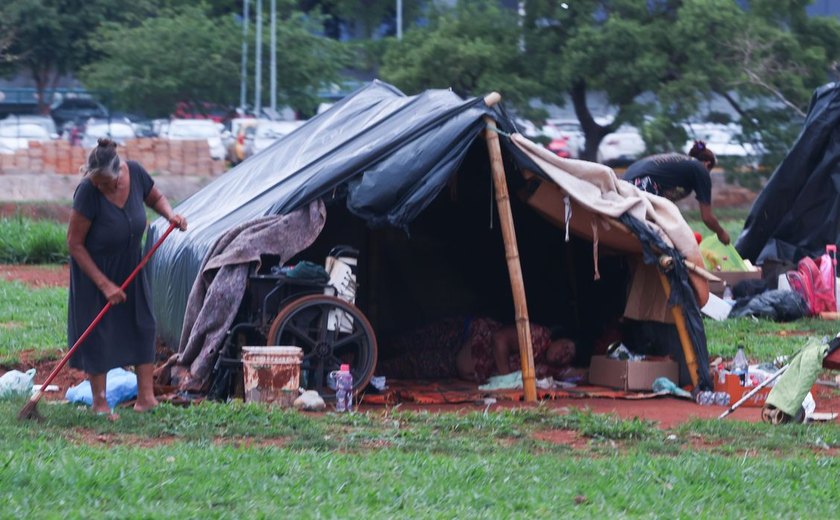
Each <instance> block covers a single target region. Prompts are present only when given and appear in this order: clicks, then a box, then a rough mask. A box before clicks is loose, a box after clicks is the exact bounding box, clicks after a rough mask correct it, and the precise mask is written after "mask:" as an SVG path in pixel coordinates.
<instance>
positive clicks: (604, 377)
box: [589, 356, 680, 391]
mask: <svg viewBox="0 0 840 520" xmlns="http://www.w3.org/2000/svg"><path fill="white" fill-rule="evenodd" d="M658 377H667V378H668V379H670V380H671V381H673V382H674V383H677V382H678V381H679V377H680V373H679V367H678V366H677V362H676V361H674V360H673V359H671V358H648V359H646V360H644V361H626V360H620V359H610V358H608V357H606V356H592V364H591V365H589V383H590V384H593V385H598V386H607V387H610V388H620V389H622V390H646V391H650V390H651V387H652V386H653V381H654V380H655V379H656V378H658Z"/></svg>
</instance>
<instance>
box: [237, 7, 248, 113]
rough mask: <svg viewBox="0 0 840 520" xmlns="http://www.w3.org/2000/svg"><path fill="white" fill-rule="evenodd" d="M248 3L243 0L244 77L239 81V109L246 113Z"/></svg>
mask: <svg viewBox="0 0 840 520" xmlns="http://www.w3.org/2000/svg"><path fill="white" fill-rule="evenodd" d="M248 4H249V0H243V1H242V79H241V81H240V82H239V109H240V110H242V114H243V115H244V114H245V104H246V103H247V102H248V23H249V21H248Z"/></svg>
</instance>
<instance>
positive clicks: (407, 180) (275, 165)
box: [149, 81, 709, 386]
mask: <svg viewBox="0 0 840 520" xmlns="http://www.w3.org/2000/svg"><path fill="white" fill-rule="evenodd" d="M488 115H489V116H492V118H493V119H494V120H495V121H497V122H498V124H499V126H500V128H501V129H502V131H503V133H504V132H511V131H514V130H515V129H514V126H513V124H512V122H511V120H510V119H509V118H508V117H507V116H506V115H505V113H504V111H503V110H502V109H501V108H498V107H497V108H494V109H491V108H488V107H487V105H486V104H485V103H484V100H483V99H480V98H474V99H468V100H462V99H461V98H460V97H458V96H457V95H455V94H454V93H452V92H451V91H448V90H429V91H426V92H423V93H421V94H419V95H416V96H406V95H404V94H403V93H401V92H400V91H399V90H397V89H396V88H394V87H392V86H390V85H388V84H385V83H382V82H379V81H374V82H372V83H370V84H368V85H366V86H364V87H362V88H361V89H359V90H358V91H356V92H355V93H354V94H352V95H350V96H348V97H347V98H345V99H343V100H342V101H340V102H339V103H337V104H335V105H334V106H333V107H332V108H331V109H330V110H328V111H326V112H324V113H322V114H320V115H318V116H316V117H314V118H312V119H311V120H309V121H308V122H307V123H305V124H304V125H302V126H301V127H299V128H298V129H297V130H295V131H294V132H292V133H290V134H288V135H287V136H284V137H283V138H281V139H279V140H278V141H277V142H276V143H275V144H273V145H272V146H271V147H270V148H268V149H267V150H265V151H263V152H262V153H260V154H258V155H257V156H254V157H252V158H250V159H248V160H247V161H245V162H243V163H241V164H240V165H238V166H237V167H236V168H234V169H232V170H230V171H229V172H227V173H226V174H224V175H222V176H221V177H219V178H218V179H216V180H215V181H214V182H213V183H211V184H210V185H208V186H207V187H205V188H204V189H202V190H201V191H200V192H198V193H196V194H195V195H193V196H192V197H190V198H188V199H187V200H186V201H184V202H182V203H181V204H179V205H178V207H177V211H178V212H179V213H182V214H184V215H186V216H187V218H188V219H189V221H190V229H189V231H188V232H187V233H174V234H172V235H170V237H169V238H168V239H167V241H166V242H164V244H163V245H162V247H161V248H160V249H159V250H158V252H157V254H156V255H155V257H154V258H153V259H152V262H151V263H150V264H149V269H150V279H151V286H152V297H153V301H154V312H155V316H156V319H157V320H158V333H159V336H160V337H161V338H162V339H163V340H164V341H165V342H166V343H167V344H168V345H170V346H171V345H177V344H178V343H179V339H181V336H182V326H183V322H184V310H185V308H186V306H187V301H188V297H189V293H190V290H191V287H192V285H193V282H194V281H195V280H196V277H197V275H198V272H199V270H200V268H201V265H202V262H203V260H204V258H205V255H207V253H208V251H210V250H211V248H212V247H213V245H214V243H215V242H216V241H217V240H218V239H219V238H220V237H221V236H222V235H223V234H224V233H225V232H226V231H227V230H229V229H230V228H231V227H233V226H235V225H240V224H242V223H245V222H249V221H251V220H254V219H257V218H259V217H263V216H265V215H274V214H276V215H279V214H286V213H288V212H290V211H293V210H295V209H298V208H301V207H303V206H304V205H306V204H308V203H309V202H311V201H313V200H316V199H326V198H329V199H331V200H334V201H340V204H341V206H343V207H341V206H337V205H334V206H333V207H331V208H330V209H329V211H328V213H329V214H331V215H333V217H331V219H332V220H331V219H330V218H328V219H327V222H328V224H327V226H328V227H329V225H330V224H329V222H330V221H332V222H337V221H341V220H342V219H344V220H348V219H354V218H355V219H356V220H360V221H362V222H364V223H366V224H367V226H369V227H371V228H383V227H384V228H388V229H393V228H397V229H401V230H402V231H400V233H401V234H402V235H405V236H408V235H407V234H406V233H407V232H410V233H411V236H412V237H413V236H420V237H422V236H423V231H424V227H426V226H428V225H429V222H423V221H422V220H423V219H422V218H420V217H422V216H423V215H421V214H424V213H429V212H424V211H423V210H424V209H426V208H427V207H429V206H430V205H431V204H432V203H433V202H434V201H435V200H436V199H440V197H438V195H439V194H440V193H441V192H442V191H443V190H445V189H449V190H453V191H454V189H455V188H454V185H453V179H456V180H457V181H458V182H461V181H463V180H468V181H469V182H470V183H472V184H471V185H470V186H471V188H470V191H466V190H463V189H462V188H458V189H459V190H461V192H463V193H464V196H463V198H466V199H471V200H472V202H473V203H474V205H473V207H477V208H481V209H485V210H489V212H490V214H491V217H490V219H489V221H490V222H493V219H494V218H495V217H494V216H493V211H492V208H491V206H492V183H491V182H490V177H489V175H488V172H489V169H490V168H489V164H488V159H487V147H486V145H484V143H483V140H482V139H480V137H481V136H482V135H483V133H484V131H485V127H486V123H485V120H484V118H485V116H488ZM505 145H506V146H505V149H506V153H505V161H506V164H508V167H512V168H516V167H517V161H518V162H519V163H521V164H522V165H523V167H525V168H527V169H528V170H530V171H533V172H534V173H536V174H538V175H539V174H541V173H542V172H541V171H540V166H538V165H535V164H533V162H532V161H530V160H528V159H527V158H525V156H523V155H522V154H521V153H515V152H513V151H512V150H513V148H512V145H510V143H507V142H505ZM482 149H483V150H482ZM473 163H477V164H479V165H480V166H476V167H474V168H472V170H473V171H476V172H483V173H477V174H476V177H475V178H470V177H469V175H468V172H467V170H468V169H467V168H464V164H473ZM456 173H457V174H458V175H456ZM610 174H611V172H610ZM611 175H612V177H613V178H614V174H611ZM622 184H627V183H622ZM627 186H630V185H629V184H627ZM513 189H516V186H514V187H513V188H512V190H513ZM485 194H486V195H485ZM619 198H620V197H619ZM512 199H514V203H515V198H513V197H512ZM532 213H533V212H532ZM677 213H678V212H677ZM443 215H445V216H444V217H442V219H441V220H440V221H438V222H436V226H437V227H436V228H435V229H436V230H437V231H432V232H431V235H434V234H435V233H438V234H446V229H447V222H450V223H458V224H461V223H462V222H464V221H468V220H474V221H483V222H485V223H486V222H488V219H487V216H486V215H487V213H486V212H482V211H480V209H479V210H478V211H473V212H471V213H460V214H455V213H450V214H446V213H443ZM476 215H478V216H476ZM429 218H430V219H431V218H432V217H429ZM427 220H428V219H427ZM520 220H522V221H523V222H525V223H524V224H523V223H522V222H520ZM537 220H538V221H539V222H537V221H533V220H528V217H526V218H525V219H518V220H517V223H516V225H517V234H518V236H519V237H520V240H521V241H522V244H521V246H520V247H521V248H523V249H531V250H533V251H543V252H548V253H549V254H542V255H540V260H539V261H540V262H542V264H543V265H541V266H540V267H539V268H534V270H535V272H538V273H539V274H537V275H535V276H539V277H542V278H543V280H544V283H541V284H531V287H532V288H533V289H528V291H529V292H535V293H540V292H542V293H543V296H544V298H545V301H549V300H550V301H556V302H559V303H560V304H561V305H562V304H564V303H566V302H565V300H566V299H567V296H568V295H569V292H568V291H566V292H563V291H564V290H565V289H559V290H558V289H557V288H556V286H557V284H559V283H560V282H558V279H559V278H561V277H559V276H557V272H562V271H569V272H571V270H570V269H566V267H568V262H569V261H570V260H569V258H570V257H571V256H573V254H567V255H566V258H565V260H564V259H562V257H563V255H562V254H559V253H557V251H561V250H562V247H563V246H562V244H563V240H562V233H557V232H556V228H555V227H553V226H554V224H550V223H546V222H545V221H544V220H543V219H539V217H537ZM621 220H622V222H624V223H625V224H626V225H627V228H626V229H629V230H632V234H635V235H636V236H637V237H640V240H636V241H635V252H636V253H640V252H642V250H644V251H645V253H646V254H645V260H646V261H647V262H652V261H654V260H655V259H656V258H655V256H653V254H652V252H651V249H650V248H651V246H652V245H653V244H656V248H657V253H661V252H665V253H669V254H670V255H671V256H673V257H675V258H678V261H677V264H678V266H682V264H681V261H680V259H681V255H680V254H679V253H677V252H676V250H674V249H673V248H672V247H671V246H670V245H669V244H664V243H663V242H662V241H661V240H660V238H659V237H658V236H656V233H654V232H652V231H650V229H649V228H648V227H647V226H646V225H645V224H644V223H642V222H639V221H637V220H634V219H633V218H631V217H629V216H627V218H626V219H625V218H622V219H621ZM680 220H681V219H680ZM682 224H683V225H684V226H685V228H686V229H688V228H687V225H685V224H684V221H682ZM166 225H167V224H166V223H165V222H163V221H162V220H160V219H159V220H158V221H156V222H154V223H153V225H152V227H151V230H150V233H149V241H150V242H151V241H153V240H155V239H156V238H157V237H159V236H160V235H161V234H162V233H163V232H164V231H165V229H166ZM541 225H542V226H546V227H545V228H538V226H541ZM587 225H588V224H587ZM604 225H606V224H604ZM448 227H449V228H454V225H452V224H450V225H449V226H448ZM489 227H490V229H491V231H492V232H493V233H495V235H497V236H498V229H496V230H493V225H492V224H490V226H489ZM496 227H497V228H498V224H497V225H496ZM607 227H609V226H607ZM549 228H550V229H553V230H555V231H554V232H553V233H551V236H549V233H548V232H547V231H546V230H547V229H549ZM325 229H326V228H325ZM325 233H326V231H325ZM602 233H605V232H602ZM626 233H630V231H626ZM480 234H481V233H474V232H472V231H470V232H468V234H465V235H464V236H455V237H450V238H452V241H451V242H450V243H449V245H448V247H450V249H449V250H445V249H444V250H443V253H442V254H441V258H440V259H439V261H440V263H441V264H456V263H457V264H462V265H463V264H465V263H468V264H470V265H469V266H467V270H469V271H471V272H477V273H479V274H478V276H477V277H478V278H481V281H480V283H483V284H485V285H490V286H492V287H493V290H495V291H496V293H498V294H496V295H494V296H493V297H491V298H490V299H491V300H492V299H493V298H498V299H500V300H502V299H505V298H506V299H507V300H510V299H511V287H510V285H509V284H508V281H507V271H506V269H505V264H504V261H505V260H504V257H505V255H504V251H501V250H499V249H496V250H494V251H493V254H487V253H488V251H486V250H485V249H486V248H487V243H488V242H487V241H479V238H477V235H480ZM689 234H690V230H689ZM431 235H429V236H431ZM602 236H603V235H602ZM558 237H559V238H558ZM491 241H492V240H491ZM497 242H498V240H497ZM639 243H641V244H642V245H641V246H640V245H639ZM529 244H530V245H529ZM552 244H553V245H552ZM458 247H462V249H461V250H459V251H457V252H456V251H455V249H452V248H456V249H457V248H458ZM469 248H471V249H469ZM579 249H580V250H582V251H587V250H588V251H589V254H590V255H591V254H592V253H591V251H592V246H591V244H584V245H583V246H582V247H581V248H579ZM618 249H619V250H620V249H621V248H620V247H619V248H618ZM447 254H448V255H450V256H447ZM552 254H553V256H552ZM698 254H699V253H698ZM470 255H474V258H472V259H471V261H467V262H465V261H463V258H464V257H467V256H470ZM408 256H415V257H416V256H418V255H417V254H416V252H412V253H410V254H409V255H408ZM524 256H526V255H524V254H523V257H524ZM534 256H536V255H534ZM427 260H428V259H427ZM428 264H429V262H426V265H427V266H428ZM617 264H620V262H617ZM379 265H380V267H381V266H383V265H384V267H385V268H387V267H388V266H389V265H388V262H385V263H384V264H383V263H380V264H379ZM528 269H529V268H528V267H527V266H526V267H525V270H526V271H528ZM603 269H604V270H605V271H609V270H610V263H609V262H608V261H607V262H605V267H604V268H603ZM621 269H622V267H621V266H619V267H616V270H618V271H621ZM383 270H384V269H383ZM463 272H464V271H462V273H463ZM526 275H527V273H526ZM576 276H577V278H579V279H580V280H579V281H580V283H581V284H582V286H583V287H582V288H581V289H580V290H578V291H577V292H576V294H577V297H578V298H580V299H586V298H587V297H596V298H600V299H601V300H600V301H592V302H591V303H590V305H589V309H588V310H589V311H590V314H591V316H590V317H589V319H592V320H597V319H599V317H598V316H596V315H594V314H592V313H597V312H598V311H600V310H604V309H606V308H609V307H610V305H609V304H608V303H607V302H608V301H609V300H616V299H617V300H623V299H626V287H625V286H624V285H621V284H619V285H617V286H616V287H615V288H614V290H613V291H612V292H611V293H609V294H605V293H603V291H601V290H600V289H598V288H597V283H595V282H593V279H592V271H591V269H589V270H588V271H587V270H583V269H581V272H579V273H578V274H577V275H576ZM669 276H670V277H671V283H672V287H673V288H674V290H673V291H672V293H671V301H672V303H677V304H681V305H683V306H684V310H685V314H686V317H687V321H688V323H689V329H690V333H691V339H692V343H693V347H694V349H695V350H696V351H697V353H698V356H697V361H698V363H700V366H705V364H704V362H706V361H707V358H708V356H707V354H706V346H705V335H704V333H703V327H702V319H701V318H700V314H699V308H698V306H697V302H695V301H694V293H693V292H692V290H693V289H692V287H691V286H690V285H689V282H688V280H687V277H686V272H685V269H684V268H682V269H680V268H678V269H676V273H675V272H674V271H672V272H671V274H669ZM440 278H441V277H437V276H431V277H429V278H426V279H424V282H423V283H426V284H427V287H429V288H430V286H429V285H428V283H430V281H431V280H433V279H440ZM566 278H567V282H568V278H574V276H572V275H571V274H570V275H569V276H568V277H566ZM453 280H455V279H453ZM455 281H457V280H455ZM410 282H411V281H410V280H408V281H406V280H403V281H399V282H398V283H400V284H403V285H404V286H405V287H410V286H411V285H412V284H411V283H410ZM624 282H626V280H622V283H624ZM573 283H578V282H577V281H573ZM369 285H374V283H370V284H369ZM376 285H377V286H378V287H380V288H381V287H383V286H386V285H388V284H383V283H379V284H376ZM391 285H393V284H391ZM416 285H422V283H420V282H418V284H416ZM601 285H604V284H603V283H602V284H601ZM505 286H507V288H506V289H505V288H504V287H505ZM565 286H568V283H566V284H565ZM695 289H696V286H695ZM479 290H480V289H479ZM558 291H559V292H558ZM499 294H500V296H499ZM403 296H404V297H405V298H402V297H403ZM408 296H409V295H408V294H403V295H401V296H400V297H399V298H398V299H408ZM440 296H441V295H440V294H438V295H434V296H432V298H440ZM446 296H447V298H448V300H449V301H440V303H441V307H446V306H447V305H446V304H447V303H451V300H453V299H457V298H455V297H454V296H453V295H451V294H447V295H446ZM482 296H483V295H479V296H478V297H476V298H474V299H473V300H472V303H475V302H480V301H482ZM529 298H530V297H529ZM704 298H705V295H702V296H700V299H701V300H703V301H704ZM605 300H606V301H605ZM688 300H690V301H688ZM484 301H485V302H486V301H487V300H486V299H485V300H484ZM622 304H623V302H622ZM380 307H383V308H384V307H387V305H386V304H384V303H383V304H381V305H380ZM578 311H579V310H578ZM563 312H565V311H563ZM585 314H586V312H577V316H582V315H585ZM509 316H513V309H512V307H511V308H510V313H509ZM372 321H374V320H372ZM383 321H385V320H383ZM387 323H388V324H391V321H388V322H387ZM377 334H378V332H377ZM700 381H701V383H702V385H703V386H708V383H709V382H708V374H705V373H701V375H700Z"/></svg>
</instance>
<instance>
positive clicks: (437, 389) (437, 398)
mask: <svg viewBox="0 0 840 520" xmlns="http://www.w3.org/2000/svg"><path fill="white" fill-rule="evenodd" d="M387 385H388V387H387V388H386V389H385V390H384V391H383V392H381V393H371V392H365V393H364V394H361V395H360V396H359V402H360V404H368V405H371V404H381V405H389V404H391V405H393V404H397V403H405V402H410V403H416V404H456V403H474V402H478V401H483V400H484V398H486V397H493V398H495V399H497V400H500V401H522V400H524V392H523V390H521V389H519V390H491V391H488V390H479V389H478V385H476V384H474V383H468V382H466V381H460V380H456V379H446V380H417V379H415V380H397V379H389V380H388V382H387ZM659 395H661V394H655V393H652V392H647V393H639V392H625V391H623V390H613V389H611V388H604V387H600V386H576V387H573V388H564V389H557V390H547V389H541V388H537V399H539V400H548V399H560V398H570V397H571V398H575V397H578V398H588V397H605V398H610V399H650V398H653V397H659Z"/></svg>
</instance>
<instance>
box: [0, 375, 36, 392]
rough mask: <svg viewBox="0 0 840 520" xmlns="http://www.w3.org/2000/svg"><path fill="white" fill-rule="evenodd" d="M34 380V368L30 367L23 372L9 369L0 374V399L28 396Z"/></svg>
mask: <svg viewBox="0 0 840 520" xmlns="http://www.w3.org/2000/svg"><path fill="white" fill-rule="evenodd" d="M34 382H35V369H34V368H30V369H29V370H27V371H26V372H25V373H24V372H20V371H18V370H9V371H8V372H6V373H5V374H3V375H2V376H0V399H6V398H9V397H14V396H19V395H23V396H28V395H29V394H31V393H32V385H33V383H34Z"/></svg>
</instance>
